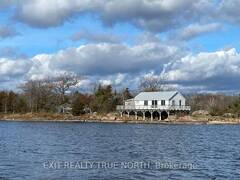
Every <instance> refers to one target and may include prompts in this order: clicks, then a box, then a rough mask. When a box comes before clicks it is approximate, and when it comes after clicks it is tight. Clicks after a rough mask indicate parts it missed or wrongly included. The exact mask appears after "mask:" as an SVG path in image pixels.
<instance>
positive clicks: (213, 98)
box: [0, 73, 240, 115]
mask: <svg viewBox="0 0 240 180" xmlns="http://www.w3.org/2000/svg"><path fill="white" fill-rule="evenodd" d="M78 83H79V77H78V76H75V75H74V74H69V73H65V74H62V75H59V76H57V77H55V78H48V79H44V80H29V81H27V82H25V83H24V84H21V85H19V87H18V91H15V92H14V91H0V113H1V114H2V113H28V112H31V113H39V112H48V113H56V112H59V107H62V106H63V105H66V106H69V107H71V108H72V112H71V113H72V114H73V115H81V114H84V113H87V112H99V113H109V112H113V111H115V109H116V105H119V104H123V102H124V100H126V99H130V98H133V97H134V95H135V94H134V93H131V92H130V90H129V89H128V88H125V89H123V90H120V91H116V90H115V89H113V87H112V86H111V85H105V86H104V85H101V84H99V85H97V86H96V87H95V88H94V90H93V92H90V93H81V92H79V91H77V90H74V89H76V88H74V87H76V86H77V85H78ZM161 90H169V88H168V89H167V86H166V85H165V84H164V81H163V80H162V79H160V78H158V77H147V78H145V79H142V80H141V81H140V84H139V91H161ZM187 104H188V105H190V106H191V108H192V111H195V110H207V111H209V112H210V114H212V115H222V114H224V113H226V112H229V113H233V114H240V96H228V95H224V94H215V95H213V94H192V95H188V96H187Z"/></svg>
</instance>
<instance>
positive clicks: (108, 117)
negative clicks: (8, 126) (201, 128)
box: [0, 113, 240, 124]
mask: <svg viewBox="0 0 240 180" xmlns="http://www.w3.org/2000/svg"><path fill="white" fill-rule="evenodd" d="M0 120H1V121H29V122H89V123H132V124H240V119H238V118H226V117H221V116H210V115H199V116H192V115H188V116H182V117H177V116H169V118H168V119H166V120H162V121H158V120H153V121H151V120H150V119H146V120H142V119H141V118H139V119H137V120H135V117H134V116H130V117H127V116H124V117H120V116H119V114H117V113H109V114H88V115H82V116H72V115H62V114H49V113H27V114H4V115H0Z"/></svg>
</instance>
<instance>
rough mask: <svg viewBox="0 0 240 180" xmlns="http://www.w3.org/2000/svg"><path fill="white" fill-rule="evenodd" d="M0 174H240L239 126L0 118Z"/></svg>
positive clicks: (203, 176) (66, 176)
mask: <svg viewBox="0 0 240 180" xmlns="http://www.w3.org/2000/svg"><path fill="white" fill-rule="evenodd" d="M88 163H92V166H90V164H88ZM0 179H31V180H33V179H83V180H84V179H96V180H97V179H109V180H115V179H140V180H141V179H160V180H161V179H163V180H164V179H176V180H179V179H180V180H181V179H183V180H185V179H240V126H237V125H235V126H234V125H210V126H209V125H149V124H103V123H102V124H101V123H55V122H54V123H48V122H45V123H43V122H42V123H41V122H37V123H33V122H0Z"/></svg>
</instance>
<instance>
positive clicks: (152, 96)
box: [134, 91, 179, 101]
mask: <svg viewBox="0 0 240 180" xmlns="http://www.w3.org/2000/svg"><path fill="white" fill-rule="evenodd" d="M177 93H179V92H178V91H159V92H141V93H139V94H138V95H137V96H136V97H135V98H134V100H136V101H144V100H159V101H160V100H169V99H171V98H172V97H173V96H174V95H175V94H177Z"/></svg>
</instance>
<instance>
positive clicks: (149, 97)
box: [117, 91, 190, 121]
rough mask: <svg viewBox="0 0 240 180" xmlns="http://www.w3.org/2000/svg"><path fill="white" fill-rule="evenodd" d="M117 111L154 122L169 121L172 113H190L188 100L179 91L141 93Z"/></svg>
mask: <svg viewBox="0 0 240 180" xmlns="http://www.w3.org/2000/svg"><path fill="white" fill-rule="evenodd" d="M117 111H119V112H120V113H121V116H123V114H127V115H128V116H129V115H135V118H136V119H138V116H142V118H143V120H145V119H146V117H148V118H150V119H151V121H153V120H156V119H157V120H164V119H167V118H168V116H169V114H170V113H174V112H177V113H178V112H183V113H188V112H189V111H190V106H186V99H185V97H184V96H183V95H182V94H181V93H180V92H179V91H160V92H141V93H139V94H138V95H137V96H136V97H135V98H133V99H128V100H126V101H125V102H124V105H119V106H117Z"/></svg>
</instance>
